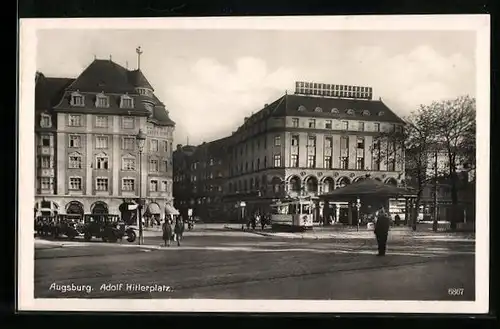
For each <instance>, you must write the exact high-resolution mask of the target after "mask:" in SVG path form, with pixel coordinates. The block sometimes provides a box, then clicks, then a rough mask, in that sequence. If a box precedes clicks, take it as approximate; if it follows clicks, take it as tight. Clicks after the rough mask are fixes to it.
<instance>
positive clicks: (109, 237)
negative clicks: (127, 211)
mask: <svg viewBox="0 0 500 329" xmlns="http://www.w3.org/2000/svg"><path fill="white" fill-rule="evenodd" d="M84 222H85V224H84V226H83V235H84V238H85V240H86V241H90V240H92V238H93V237H96V238H100V239H102V241H104V242H116V241H118V240H122V239H123V237H124V236H126V237H127V241H128V242H134V241H135V239H136V237H137V235H136V233H135V229H134V228H133V227H130V226H128V225H125V223H124V222H123V221H121V220H120V216H118V215H108V214H105V215H95V214H92V215H84Z"/></svg>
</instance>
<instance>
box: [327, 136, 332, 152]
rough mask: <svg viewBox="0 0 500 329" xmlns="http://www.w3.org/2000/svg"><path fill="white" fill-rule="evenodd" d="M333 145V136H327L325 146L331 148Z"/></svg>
mask: <svg viewBox="0 0 500 329" xmlns="http://www.w3.org/2000/svg"><path fill="white" fill-rule="evenodd" d="M332 145H333V138H332V137H325V148H326V149H330V148H332Z"/></svg>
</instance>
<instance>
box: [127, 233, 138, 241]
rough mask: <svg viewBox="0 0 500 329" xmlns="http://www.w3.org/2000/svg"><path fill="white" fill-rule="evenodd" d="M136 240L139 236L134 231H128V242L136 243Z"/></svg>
mask: <svg viewBox="0 0 500 329" xmlns="http://www.w3.org/2000/svg"><path fill="white" fill-rule="evenodd" d="M136 238H137V236H136V234H135V232H134V230H128V231H127V241H128V242H134V241H135V239H136Z"/></svg>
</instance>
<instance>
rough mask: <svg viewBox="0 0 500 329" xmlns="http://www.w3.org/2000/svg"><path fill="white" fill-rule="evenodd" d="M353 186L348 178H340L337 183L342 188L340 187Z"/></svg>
mask: <svg viewBox="0 0 500 329" xmlns="http://www.w3.org/2000/svg"><path fill="white" fill-rule="evenodd" d="M349 184H351V181H350V179H349V178H347V177H340V178H339V179H338V181H337V186H338V187H339V188H340V187H344V186H347V185H349Z"/></svg>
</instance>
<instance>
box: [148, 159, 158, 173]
mask: <svg viewBox="0 0 500 329" xmlns="http://www.w3.org/2000/svg"><path fill="white" fill-rule="evenodd" d="M158 165H159V164H158V160H156V159H151V160H149V171H158V169H159V168H158Z"/></svg>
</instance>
